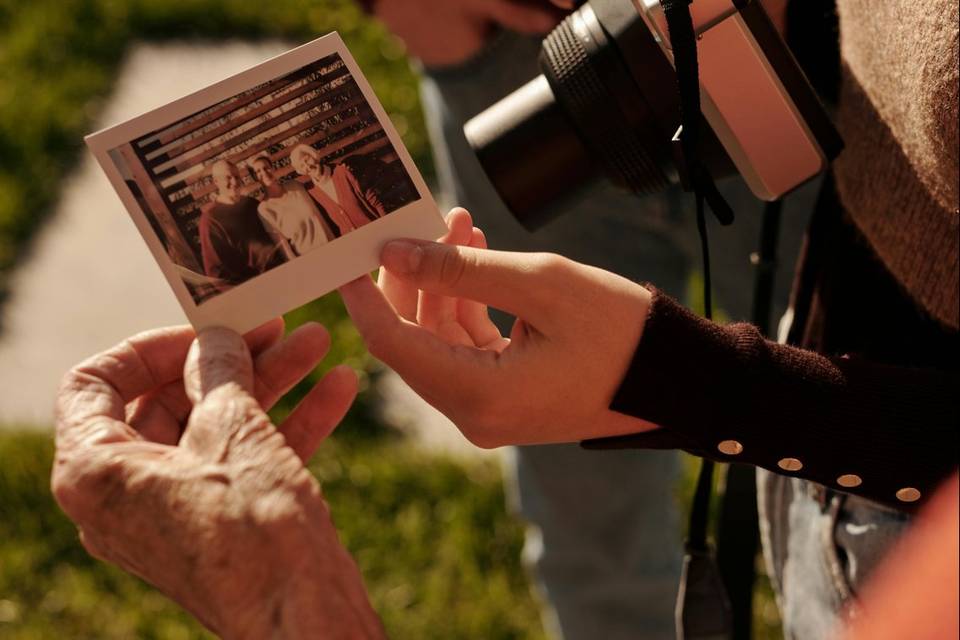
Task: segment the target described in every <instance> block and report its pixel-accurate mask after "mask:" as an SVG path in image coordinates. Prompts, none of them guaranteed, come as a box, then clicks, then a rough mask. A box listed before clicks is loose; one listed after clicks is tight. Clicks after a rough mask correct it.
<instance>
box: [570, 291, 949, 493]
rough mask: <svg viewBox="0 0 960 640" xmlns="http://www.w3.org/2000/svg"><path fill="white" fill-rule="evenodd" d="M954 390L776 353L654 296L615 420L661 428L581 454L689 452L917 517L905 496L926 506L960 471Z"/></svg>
mask: <svg viewBox="0 0 960 640" xmlns="http://www.w3.org/2000/svg"><path fill="white" fill-rule="evenodd" d="M957 382H958V378H957V376H956V374H954V373H951V372H941V371H935V370H926V369H913V368H909V367H892V366H886V365H882V364H878V363H874V362H869V361H863V360H857V359H847V358H838V359H834V360H831V359H828V358H826V357H823V356H820V355H818V354H816V353H812V352H809V351H803V350H800V349H795V348H792V347H785V346H782V345H777V344H774V343H771V342H768V341H766V340H765V339H764V338H763V336H762V335H761V334H760V333H759V331H758V330H757V329H756V328H754V327H752V326H750V325H746V324H735V325H730V326H727V327H721V326H719V325H717V324H714V323H711V322H708V321H706V320H704V319H702V318H699V317H697V316H695V315H694V314H692V313H691V312H690V311H688V310H687V309H685V308H683V307H682V306H680V305H679V304H677V303H676V302H674V301H673V300H671V299H670V298H668V297H667V296H665V295H663V294H662V293H660V292H658V291H654V296H653V302H652V305H651V309H650V314H649V316H648V318H647V322H646V325H645V326H644V331H643V336H642V338H641V340H640V343H639V345H638V346H637V349H636V353H635V354H634V357H633V360H632V362H631V364H630V367H629V369H628V371H627V374H626V376H625V377H624V380H623V382H622V383H621V385H620V388H619V389H618V390H617V393H616V395H615V397H614V399H613V402H612V403H611V409H613V410H615V411H619V412H621V413H625V414H627V415H631V416H634V417H637V418H641V419H644V420H647V421H650V422H653V423H656V424H659V425H661V426H662V427H663V428H662V429H658V430H655V431H651V432H647V433H642V434H635V435H631V436H621V437H617V438H606V439H601V440H594V441H588V442H585V443H584V446H585V447H587V448H657V449H664V448H677V449H685V450H687V451H689V452H691V453H693V454H695V455H699V456H702V457H707V458H711V459H714V460H719V461H722V462H745V463H749V464H753V465H756V466H760V467H764V468H767V469H770V470H772V471H775V472H778V473H787V474H789V475H795V476H798V477H803V478H806V479H809V480H813V481H816V482H819V483H821V484H824V485H826V486H829V487H833V488H835V489H838V490H843V491H849V492H851V493H855V494H858V495H862V496H864V497H867V498H870V499H873V500H876V501H878V502H881V503H884V504H888V505H890V506H894V507H897V508H900V509H904V510H913V508H914V507H915V506H916V504H918V503H917V502H909V501H905V500H904V499H903V497H904V496H906V497H910V496H911V495H912V494H914V493H919V496H920V497H921V498H924V497H926V496H929V495H930V494H932V492H933V490H934V488H935V486H936V485H937V484H938V483H939V482H940V481H941V480H942V479H943V478H944V477H946V476H947V475H948V474H949V473H950V472H951V471H952V470H953V469H955V468H956V466H957V449H956V443H957V423H958V402H957V400H956V399H955V396H956V394H955V392H954V389H955V388H956V386H957ZM906 490H916V491H915V492H914V491H906ZM905 491H906V493H905Z"/></svg>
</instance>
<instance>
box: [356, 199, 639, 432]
mask: <svg viewBox="0 0 960 640" xmlns="http://www.w3.org/2000/svg"><path fill="white" fill-rule="evenodd" d="M448 224H449V227H450V232H449V234H448V235H447V237H446V238H444V241H443V242H442V243H432V242H421V241H413V240H399V241H394V242H390V243H387V245H386V246H385V247H384V249H383V252H382V254H381V258H382V260H383V264H384V267H385V271H384V272H382V278H381V287H382V288H378V287H377V285H376V284H375V283H374V282H373V281H372V280H370V279H369V278H366V277H365V278H360V279H358V280H355V281H354V282H351V283H349V284H347V285H345V286H344V287H342V288H341V290H340V291H341V294H342V295H343V298H344V301H345V302H346V304H347V308H348V310H349V312H350V315H351V317H352V318H353V320H354V322H355V323H356V325H357V328H358V329H359V331H360V333H361V334H362V335H363V336H364V339H365V340H366V342H367V347H368V348H369V349H370V351H371V353H373V354H374V355H375V356H377V357H378V358H380V359H381V360H383V361H384V362H385V363H386V364H387V365H389V366H390V367H392V368H393V369H394V370H395V371H396V372H397V373H398V374H399V375H400V376H401V377H402V378H403V379H404V380H406V382H407V383H408V384H409V385H410V386H411V387H412V388H413V389H414V390H415V391H416V392H417V393H418V394H420V395H421V396H422V397H423V398H424V399H425V400H427V401H428V402H429V403H430V404H432V405H433V406H434V407H436V408H437V409H439V410H440V411H441V412H443V413H444V414H445V415H446V416H447V417H449V418H450V419H451V420H452V421H453V422H454V423H455V424H456V425H457V426H458V427H459V428H460V429H461V431H463V433H464V435H465V436H466V437H467V438H468V439H470V440H471V442H473V443H474V444H476V445H478V446H481V447H497V446H502V445H506V444H535V443H547V442H571V441H577V440H582V439H587V438H594V437H601V436H611V435H622V434H626V433H636V432H639V431H644V430H648V429H652V428H655V427H656V425H653V424H651V423H648V422H643V421H641V420H637V419H635V418H631V417H628V416H625V415H622V414H619V413H616V412H614V411H611V410H610V409H609V405H610V401H611V399H612V397H613V395H614V393H615V391H616V389H617V387H618V386H619V383H620V380H621V379H622V377H623V375H624V373H625V372H626V369H627V366H628V364H629V362H630V359H631V356H632V355H633V352H634V349H635V348H636V345H637V343H638V341H639V340H640V337H641V335H642V333H643V324H644V321H645V319H646V315H647V311H648V308H649V304H650V292H649V291H647V290H646V289H644V288H643V287H641V286H640V285H637V284H635V283H633V282H630V281H629V280H626V279H624V278H621V277H620V276H617V275H615V274H612V273H609V272H607V271H603V270H601V269H596V268H594V267H588V266H585V265H581V264H578V263H575V262H573V261H570V260H567V259H565V258H562V257H560V256H557V255H552V254H532V253H531V254H524V253H509V252H501V251H490V250H487V249H486V248H485V244H484V241H483V236H482V234H481V233H479V232H478V231H477V230H475V229H474V228H473V223H472V221H471V219H470V215H469V214H468V213H467V212H466V211H465V210H463V209H458V210H454V211H453V212H451V214H450V216H449V218H448ZM487 304H489V305H491V306H494V307H496V308H498V309H502V310H504V311H506V312H508V313H511V314H513V315H515V316H516V317H517V318H518V320H517V322H516V323H515V325H514V327H513V330H512V331H511V334H510V337H509V339H507V338H505V337H504V336H501V335H500V333H499V331H497V330H496V327H495V326H494V325H493V323H492V322H490V320H489V318H488V317H487V314H486V307H485V305H487Z"/></svg>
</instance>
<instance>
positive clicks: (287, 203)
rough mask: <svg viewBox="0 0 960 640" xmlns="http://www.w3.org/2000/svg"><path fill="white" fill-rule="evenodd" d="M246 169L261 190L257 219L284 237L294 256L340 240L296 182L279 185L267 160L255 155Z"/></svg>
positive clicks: (331, 225)
mask: <svg viewBox="0 0 960 640" xmlns="http://www.w3.org/2000/svg"><path fill="white" fill-rule="evenodd" d="M250 168H251V169H252V171H253V174H254V176H255V177H256V179H257V182H259V183H260V184H261V186H263V191H264V200H263V202H261V203H260V206H259V207H258V208H257V210H258V211H259V213H260V219H261V220H262V221H263V223H264V224H265V225H266V226H267V228H268V229H272V230H273V231H274V232H275V233H276V234H277V235H279V236H282V237H283V238H285V239H286V241H287V242H289V244H290V247H291V248H292V249H293V251H294V253H295V254H296V255H298V256H302V255H304V254H305V253H309V252H310V251H313V250H314V249H316V248H317V247H322V246H323V245H325V244H326V243H327V242H329V241H331V240H334V239H336V238H338V237H340V233H339V230H338V229H337V226H336V225H335V224H334V223H333V220H332V219H331V218H330V216H329V214H328V213H327V212H326V211H323V210H320V209H318V207H317V205H316V204H315V202H314V200H313V198H312V197H310V194H309V193H307V190H306V188H305V187H304V186H303V185H302V184H300V182H299V181H297V180H287V181H286V182H285V183H283V184H280V181H279V180H277V177H276V174H275V173H274V171H273V162H271V160H270V158H269V157H267V156H266V155H259V156H257V157H256V158H254V159H253V161H252V162H251V163H250Z"/></svg>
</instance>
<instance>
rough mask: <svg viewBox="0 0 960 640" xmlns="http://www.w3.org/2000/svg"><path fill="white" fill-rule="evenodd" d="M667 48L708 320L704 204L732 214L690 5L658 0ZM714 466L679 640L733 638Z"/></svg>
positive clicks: (704, 469)
mask: <svg viewBox="0 0 960 640" xmlns="http://www.w3.org/2000/svg"><path fill="white" fill-rule="evenodd" d="M660 4H661V6H662V7H663V13H664V16H665V17H666V19H667V28H668V29H669V31H670V44H671V48H672V49H673V59H674V68H675V69H676V73H677V88H678V90H679V93H680V123H681V127H680V130H679V131H678V135H677V136H676V138H675V139H676V140H677V141H678V142H679V145H680V151H681V153H680V154H679V156H680V157H679V158H678V160H679V163H680V166H679V167H678V168H679V170H680V174H681V175H682V176H685V177H686V178H687V181H688V183H687V184H685V185H684V186H685V187H686V188H687V189H688V190H692V191H693V193H694V198H695V200H696V207H697V228H698V230H699V231H700V243H701V250H702V253H703V291H704V295H703V302H704V315H705V316H706V318H707V319H711V318H712V315H713V299H712V294H711V278H710V251H709V243H708V240H707V225H706V216H705V213H704V201H705V200H706V203H707V204H709V205H710V209H711V210H712V211H713V213H714V215H715V216H716V217H717V219H718V220H719V221H720V223H721V224H730V223H731V222H733V210H732V209H731V208H730V206H729V205H728V204H727V203H726V201H725V200H724V199H723V197H722V196H721V195H720V192H719V191H718V190H717V187H716V184H714V181H713V177H712V176H711V175H710V172H709V171H708V170H707V168H706V167H705V166H704V165H703V163H702V162H701V161H700V127H701V122H702V120H703V113H702V112H701V109H700V71H699V63H698V61H697V40H696V33H695V32H694V28H693V18H692V17H691V15H690V0H660ZM712 485H713V463H712V462H711V461H709V460H703V461H702V463H701V467H700V476H699V478H698V479H697V489H696V493H695V494H694V498H693V507H692V509H691V512H690V526H689V530H688V532H687V540H686V545H685V546H686V553H685V557H684V563H683V573H682V575H681V579H680V590H679V593H678V594H677V609H676V625H677V638H679V639H680V640H694V639H701V640H726V639H728V638H730V635H731V615H730V604H729V601H728V600H727V596H726V591H725V589H724V585H723V581H722V580H721V579H720V572H719V569H718V568H717V564H716V561H715V559H714V557H713V554H712V552H711V551H710V548H709V545H708V544H707V528H708V524H709V516H710V499H711V492H712Z"/></svg>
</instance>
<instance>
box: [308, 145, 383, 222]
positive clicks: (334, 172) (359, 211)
mask: <svg viewBox="0 0 960 640" xmlns="http://www.w3.org/2000/svg"><path fill="white" fill-rule="evenodd" d="M290 164H291V165H292V166H293V168H294V169H296V171H297V173H299V174H300V175H302V176H307V177H308V178H310V181H311V183H310V184H308V185H307V191H308V192H309V193H310V195H311V196H313V199H314V201H315V202H316V203H317V206H318V207H319V208H320V209H322V210H323V211H325V212H326V213H327V214H328V215H329V216H330V218H331V219H332V220H333V221H334V223H335V224H336V225H337V226H338V227H339V230H340V234H341V235H343V234H347V233H349V232H351V231H353V230H354V229H356V228H358V227H362V226H363V225H365V224H367V223H369V222H373V221H374V220H376V219H378V218H381V217H383V216H384V215H386V211H385V210H384V208H383V204H382V203H381V202H380V198H379V197H378V196H377V194H376V193H375V192H374V191H373V190H372V189H366V188H364V187H362V186H361V185H360V182H359V180H358V179H357V176H356V175H355V174H354V172H353V171H352V170H351V169H350V167H349V166H347V165H346V164H343V163H339V164H327V163H324V162H322V161H321V159H320V154H319V153H318V152H317V150H316V149H314V148H313V147H311V146H310V145H307V144H298V145H297V146H296V147H294V148H293V151H291V152H290Z"/></svg>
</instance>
